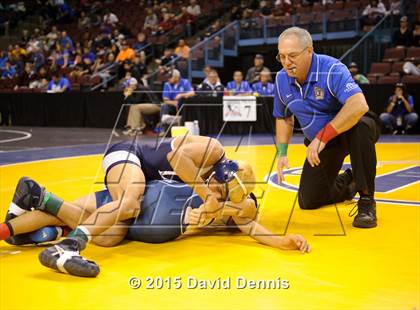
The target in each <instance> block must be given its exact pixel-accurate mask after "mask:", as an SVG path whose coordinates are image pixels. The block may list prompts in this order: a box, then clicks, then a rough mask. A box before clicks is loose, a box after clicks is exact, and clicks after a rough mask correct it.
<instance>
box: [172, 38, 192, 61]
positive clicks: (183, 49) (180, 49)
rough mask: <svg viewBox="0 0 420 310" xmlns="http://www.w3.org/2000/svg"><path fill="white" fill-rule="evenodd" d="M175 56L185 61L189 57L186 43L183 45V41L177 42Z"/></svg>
mask: <svg viewBox="0 0 420 310" xmlns="http://www.w3.org/2000/svg"><path fill="white" fill-rule="evenodd" d="M175 54H177V56H179V57H182V58H185V59H187V58H188V57H190V48H189V47H188V45H187V43H185V40H184V39H181V40H179V41H178V46H177V47H176V49H175Z"/></svg>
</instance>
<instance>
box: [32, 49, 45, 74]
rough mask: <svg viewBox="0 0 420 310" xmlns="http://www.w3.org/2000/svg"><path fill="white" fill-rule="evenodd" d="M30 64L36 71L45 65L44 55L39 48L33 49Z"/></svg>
mask: <svg viewBox="0 0 420 310" xmlns="http://www.w3.org/2000/svg"><path fill="white" fill-rule="evenodd" d="M32 62H33V63H34V65H35V70H36V71H38V69H39V68H41V67H42V66H43V65H44V64H45V55H44V53H43V52H42V50H41V49H40V48H35V49H34V50H33V53H32Z"/></svg>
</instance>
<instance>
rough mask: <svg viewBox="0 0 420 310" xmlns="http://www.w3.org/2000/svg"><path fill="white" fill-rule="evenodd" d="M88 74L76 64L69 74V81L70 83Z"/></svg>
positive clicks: (87, 71) (80, 65) (83, 67)
mask: <svg viewBox="0 0 420 310" xmlns="http://www.w3.org/2000/svg"><path fill="white" fill-rule="evenodd" d="M87 73H89V70H88V69H87V68H86V67H85V66H84V65H83V64H81V63H80V64H77V65H76V66H75V67H74V69H73V71H71V72H70V73H69V76H70V79H71V80H72V81H74V80H76V79H77V78H79V77H81V76H82V75H85V74H87Z"/></svg>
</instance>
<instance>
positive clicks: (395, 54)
mask: <svg viewBox="0 0 420 310" xmlns="http://www.w3.org/2000/svg"><path fill="white" fill-rule="evenodd" d="M404 57H405V49H404V48H395V47H394V48H387V49H386V50H385V55H384V58H383V60H382V61H384V62H394V61H399V60H402V59H404Z"/></svg>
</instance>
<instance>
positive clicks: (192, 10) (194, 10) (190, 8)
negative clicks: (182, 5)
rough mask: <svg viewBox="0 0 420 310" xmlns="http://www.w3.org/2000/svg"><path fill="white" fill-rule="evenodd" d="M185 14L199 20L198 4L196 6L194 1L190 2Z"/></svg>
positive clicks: (199, 10)
mask: <svg viewBox="0 0 420 310" xmlns="http://www.w3.org/2000/svg"><path fill="white" fill-rule="evenodd" d="M187 12H188V13H189V14H191V15H192V16H194V17H195V18H199V16H200V15H201V7H200V5H199V4H197V1H196V0H190V5H189V6H188V7H187Z"/></svg>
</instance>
